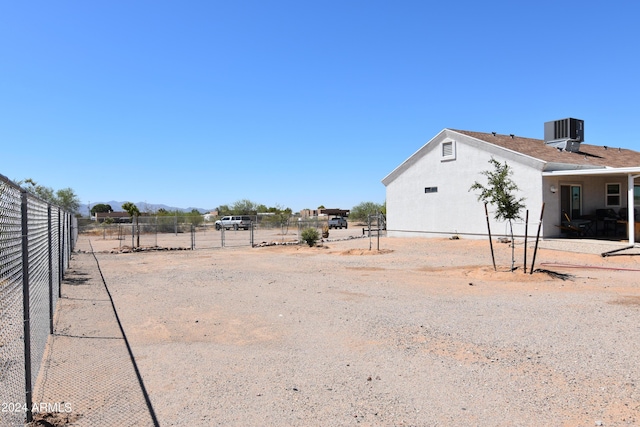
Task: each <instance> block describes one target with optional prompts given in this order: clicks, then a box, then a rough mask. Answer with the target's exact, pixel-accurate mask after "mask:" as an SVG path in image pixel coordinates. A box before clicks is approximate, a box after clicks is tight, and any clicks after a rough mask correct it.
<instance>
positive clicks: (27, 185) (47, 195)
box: [17, 178, 56, 203]
mask: <svg viewBox="0 0 640 427" xmlns="http://www.w3.org/2000/svg"><path fill="white" fill-rule="evenodd" d="M17 184H18V185H20V186H22V187H23V188H24V189H25V190H27V191H28V192H29V193H31V194H34V195H36V196H38V197H39V198H41V199H42V200H44V201H45V202H49V203H55V202H56V199H55V196H54V193H53V188H51V187H45V186H44V185H40V184H38V183H37V182H35V181H34V180H33V179H31V178H27V179H24V180H22V181H18V182H17Z"/></svg>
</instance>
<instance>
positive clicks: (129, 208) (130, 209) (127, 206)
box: [122, 202, 140, 247]
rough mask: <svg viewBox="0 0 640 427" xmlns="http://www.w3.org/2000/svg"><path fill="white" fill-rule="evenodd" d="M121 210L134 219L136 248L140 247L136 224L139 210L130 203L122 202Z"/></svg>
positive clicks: (138, 226)
mask: <svg viewBox="0 0 640 427" xmlns="http://www.w3.org/2000/svg"><path fill="white" fill-rule="evenodd" d="M122 209H124V211H125V212H126V213H128V214H129V216H130V217H131V218H132V219H134V218H135V223H136V236H137V239H136V246H137V247H140V225H139V223H138V217H139V216H140V210H139V209H138V207H137V206H136V205H135V204H133V203H131V202H124V203H123V204H122Z"/></svg>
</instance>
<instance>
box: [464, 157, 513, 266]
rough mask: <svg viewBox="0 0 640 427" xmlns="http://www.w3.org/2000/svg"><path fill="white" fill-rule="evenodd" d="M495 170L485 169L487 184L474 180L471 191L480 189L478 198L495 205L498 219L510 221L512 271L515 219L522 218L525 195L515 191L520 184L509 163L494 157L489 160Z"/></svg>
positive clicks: (495, 215) (495, 216) (495, 214)
mask: <svg viewBox="0 0 640 427" xmlns="http://www.w3.org/2000/svg"><path fill="white" fill-rule="evenodd" d="M489 163H490V164H491V165H492V166H493V170H492V171H491V170H488V171H483V172H481V173H482V175H484V176H486V177H487V185H486V186H484V185H482V184H480V183H479V182H478V181H476V182H474V183H473V185H472V186H471V188H470V189H469V191H471V190H476V191H479V192H480V194H479V195H478V200H479V201H482V202H484V203H488V204H491V205H494V206H495V208H496V209H495V213H494V218H495V219H496V220H497V221H508V222H509V230H510V234H511V271H513V270H514V269H515V267H514V266H515V244H514V241H513V221H514V220H516V219H521V218H522V217H521V216H520V211H521V210H522V208H524V203H523V202H524V197H522V198H517V197H516V196H515V194H514V193H515V192H516V191H518V186H517V185H516V184H515V182H513V180H512V179H511V175H512V174H513V171H512V170H511V168H509V165H507V162H506V161H505V162H504V164H503V163H500V162H499V161H497V160H496V159H494V158H493V157H492V158H491V159H490V160H489Z"/></svg>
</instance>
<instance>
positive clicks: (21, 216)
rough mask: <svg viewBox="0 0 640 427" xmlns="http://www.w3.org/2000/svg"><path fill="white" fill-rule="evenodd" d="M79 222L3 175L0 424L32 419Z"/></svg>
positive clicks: (0, 194) (0, 193)
mask: <svg viewBox="0 0 640 427" xmlns="http://www.w3.org/2000/svg"><path fill="white" fill-rule="evenodd" d="M76 237H77V227H76V226H75V218H73V217H72V216H71V214H70V213H68V212H65V211H62V210H61V209H60V208H59V207H57V206H53V205H51V204H49V203H47V202H44V201H42V200H40V199H39V198H37V197H35V196H33V195H31V194H29V193H27V192H26V191H25V190H23V189H22V188H20V187H19V186H18V185H16V184H15V183H13V182H11V181H10V180H8V179H7V178H6V177H4V176H2V175H0V424H1V425H20V424H23V423H24V422H25V421H27V422H28V421H31V419H32V413H31V409H32V405H33V402H32V394H33V385H34V384H35V382H36V379H37V377H38V374H39V372H40V365H41V363H42V358H43V355H44V351H45V347H46V344H47V340H48V337H49V334H51V333H53V317H54V315H55V307H56V304H57V301H58V297H59V296H60V283H61V280H62V272H64V270H65V269H66V267H68V265H69V259H70V256H71V251H72V249H73V248H72V246H73V242H75V238H76Z"/></svg>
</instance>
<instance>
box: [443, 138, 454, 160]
mask: <svg viewBox="0 0 640 427" xmlns="http://www.w3.org/2000/svg"><path fill="white" fill-rule="evenodd" d="M440 147H441V149H442V151H441V154H442V158H441V161H445V160H455V159H456V142H455V141H445V142H443V143H442V144H440Z"/></svg>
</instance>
